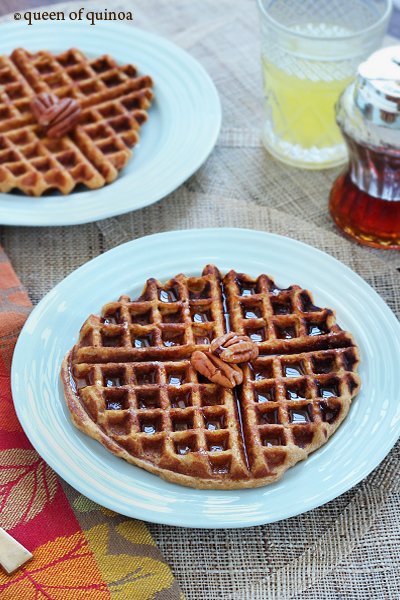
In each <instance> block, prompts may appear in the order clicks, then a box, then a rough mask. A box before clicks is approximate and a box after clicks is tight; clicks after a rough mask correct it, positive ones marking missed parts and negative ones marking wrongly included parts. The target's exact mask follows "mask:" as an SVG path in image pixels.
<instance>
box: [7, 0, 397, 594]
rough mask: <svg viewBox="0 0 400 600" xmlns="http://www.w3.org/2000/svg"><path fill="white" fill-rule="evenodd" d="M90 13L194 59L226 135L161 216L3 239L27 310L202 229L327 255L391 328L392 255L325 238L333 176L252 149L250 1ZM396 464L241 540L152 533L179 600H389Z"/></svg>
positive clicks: (257, 90)
mask: <svg viewBox="0 0 400 600" xmlns="http://www.w3.org/2000/svg"><path fill="white" fill-rule="evenodd" d="M57 6H58V9H59V10H61V9H63V8H64V7H68V6H69V7H71V6H75V7H76V6H77V4H76V3H74V4H60V5H57ZM85 7H86V8H87V10H90V9H93V7H95V8H96V10H100V9H101V8H104V7H107V8H108V9H109V10H110V9H113V10H117V9H120V10H127V9H131V10H132V11H133V12H134V15H135V24H136V25H138V26H142V27H143V28H145V29H148V30H151V31H154V32H156V33H160V34H161V35H164V36H167V37H169V38H170V39H171V40H173V41H175V42H176V43H177V44H179V45H181V46H182V47H183V48H185V49H187V50H188V51H189V52H190V53H191V54H192V55H193V56H195V57H196V58H198V60H199V61H200V62H201V63H202V64H203V65H204V66H205V67H206V68H207V70H208V71H209V73H210V75H211V76H212V77H213V79H214V81H215V83H216V85H217V87H218V90H219V92H220V95H221V100H222V104H223V115H224V117H223V125H222V131H221V135H220V137H219V140H218V143H217V147H216V148H215V150H214V152H213V153H212V155H211V156H210V158H209V159H208V160H207V162H206V163H205V164H204V166H203V167H202V168H201V169H200V170H199V171H198V172H197V173H196V174H195V175H194V176H193V177H191V178H190V179H189V180H188V181H187V182H186V183H185V184H184V186H182V187H181V188H180V189H179V190H178V191H176V192H175V193H174V194H172V195H170V196H169V197H168V198H166V199H165V200H163V202H161V203H158V204H156V205H154V206H151V207H148V208H146V209H143V210H140V211H137V212H135V213H132V214H129V215H125V216H121V217H118V218H113V219H107V220H105V221H101V222H99V223H97V224H94V223H93V224H90V225H85V226H79V227H71V228H59V227H57V228H54V229H44V228H35V229H34V228H3V229H2V230H1V238H2V241H3V244H4V245H5V247H6V249H7V252H8V253H9V255H10V256H11V258H12V261H13V265H14V267H15V269H16V271H17V273H18V274H19V275H20V277H21V279H22V281H23V283H24V284H25V285H26V287H27V288H28V290H29V293H30V296H31V298H32V299H33V300H34V302H37V301H38V300H40V298H41V297H42V296H43V295H44V294H45V293H46V292H47V291H48V290H50V289H51V288H52V287H53V286H54V285H55V284H56V283H58V281H60V280H61V279H62V278H63V277H65V276H66V275H67V274H68V273H70V272H71V271H72V270H73V269H75V268H76V267H78V266H79V265H81V264H82V263H84V262H86V261H87V260H89V259H90V258H93V257H94V256H97V255H98V254H100V253H102V252H104V251H105V250H107V249H109V248H111V247H114V246H116V245H118V244H120V243H123V242H125V241H127V240H130V239H134V238H138V237H140V236H143V235H147V234H150V233H155V232H158V231H166V230H171V229H172V230H173V229H184V228H190V227H209V226H210V225H211V226H215V227H218V226H219V227H224V226H233V227H248V228H254V229H260V230H265V231H272V232H275V233H280V234H283V235H287V236H289V237H292V238H295V239H299V240H301V241H304V242H306V243H308V244H311V245H312V246H315V247H317V248H320V249H322V250H325V251H326V252H328V253H330V254H332V255H333V256H335V257H336V258H338V259H339V260H341V261H342V262H344V263H345V264H347V265H348V266H350V267H351V268H352V269H354V270H355V271H357V272H358V273H359V274H360V275H361V276H362V277H363V278H364V279H366V280H367V281H368V282H369V283H370V284H371V285H372V286H373V287H374V288H375V289H376V290H377V292H378V293H379V294H380V295H381V296H382V297H383V298H384V299H385V300H386V302H387V303H388V305H389V306H390V308H391V309H392V310H393V311H394V312H395V313H396V314H397V315H400V293H399V292H400V276H399V274H398V273H397V272H396V270H395V269H394V268H393V267H400V253H396V252H379V251H375V250H371V249H368V248H363V247H360V246H357V245H356V244H353V243H350V242H348V241H347V240H345V239H344V238H343V237H341V236H340V235H334V233H333V232H334V231H336V230H335V228H334V225H333V223H332V222H331V219H330V217H329V215H328V213H327V198H328V193H329V189H330V186H331V184H332V181H333V180H334V178H335V176H336V175H337V173H338V170H326V171H320V172H306V171H300V170H298V169H292V168H289V167H287V166H285V165H283V164H280V163H278V162H277V161H275V160H273V159H272V158H270V157H269V156H268V155H267V153H266V152H265V150H264V149H263V148H262V146H261V142H260V132H261V123H262V112H263V108H262V84H261V68H260V61H259V54H260V52H259V40H258V33H259V25H258V18H257V12H256V3H255V2H253V0H218V2H215V0H191V1H190V2H189V1H188V0H168V1H165V0H151V2H148V0H147V1H146V0H135V1H134V2H127V1H126V0H122V1H115V0H109V1H108V2H107V3H104V2H103V3H96V4H94V3H91V2H85ZM70 9H71V8H70ZM304 219H306V220H304ZM366 451H367V449H366ZM399 458H400V448H399V446H397V447H396V448H395V449H394V450H393V451H392V452H391V454H390V455H389V456H388V457H387V459H386V460H385V461H384V462H383V463H382V464H381V465H380V467H378V468H377V469H376V470H375V471H374V473H372V474H371V475H370V476H369V477H368V478H367V479H366V480H364V481H363V482H362V483H360V484H359V485H358V486H356V487H355V488H353V489H352V490H350V491H348V492H347V493H346V494H343V495H342V496H340V497H339V498H337V499H336V500H334V501H332V502H330V503H328V504H326V505H325V506H322V507H320V508H318V509H316V510H313V511H310V512H308V513H306V514H304V515H301V516H299V517H294V518H292V519H289V520H287V521H284V522H280V523H274V524H272V525H266V526H260V527H253V528H251V529H239V530H216V531H208V530H190V529H179V528H174V527H166V526H162V525H149V528H150V531H151V532H152V534H153V536H154V538H155V539H156V541H157V543H158V546H159V547H160V549H161V550H162V551H163V552H164V554H165V556H166V557H168V561H169V562H170V564H171V566H172V568H173V570H174V572H175V574H176V576H177V579H178V581H179V583H180V584H181V586H182V588H183V590H184V592H185V594H186V597H187V599H188V600H210V599H214V598H222V599H223V600H239V599H240V600H244V599H246V600H261V599H262V600H266V599H273V600H287V599H289V598H295V599H296V600H321V599H322V598H324V599H325V598H326V599H328V600H342V599H343V600H344V599H346V600H360V598H363V599H364V598H365V599H368V600H398V598H400V582H399V578H398V570H399V567H400V559H399V539H400V522H399V519H398V513H399V503H400V499H399V484H398V464H399ZM65 488H66V489H69V493H70V494H73V493H75V492H73V491H72V490H70V488H69V486H65ZM81 502H83V500H81Z"/></svg>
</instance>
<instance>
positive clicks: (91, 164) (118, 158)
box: [0, 48, 153, 196]
mask: <svg viewBox="0 0 400 600" xmlns="http://www.w3.org/2000/svg"><path fill="white" fill-rule="evenodd" d="M42 93H50V94H55V95H56V96H58V98H73V99H74V100H76V101H77V102H79V105H80V107H81V116H80V121H79V124H78V125H77V126H76V127H75V128H74V130H73V131H72V132H70V133H68V134H66V135H64V136H63V137H61V138H60V139H53V138H50V137H49V136H48V135H47V134H46V131H45V130H44V129H43V128H42V127H40V126H39V125H38V123H37V121H36V119H35V117H34V115H33V113H32V110H31V108H30V103H31V101H32V99H33V97H34V96H35V95H37V94H42ZM152 97H153V92H152V80H151V78H150V77H149V76H147V75H145V76H139V75H138V72H137V69H136V67H135V66H133V65H125V66H118V65H117V63H116V62H115V60H114V59H113V58H112V57H111V56H108V55H105V56H101V57H98V58H94V59H89V58H87V57H86V56H85V55H84V54H83V53H82V52H80V51H79V50H77V49H75V48H72V49H70V50H67V51H66V52H63V53H61V54H58V55H56V56H55V55H53V54H51V53H50V52H47V51H40V52H37V53H35V54H32V53H29V52H27V51H26V50H23V49H21V48H19V49H17V50H14V51H13V53H12V54H11V56H10V57H8V56H0V192H10V191H11V190H14V189H18V190H21V191H22V192H24V193H25V194H28V195H32V196H41V195H42V194H43V193H45V192H49V191H54V190H58V191H59V192H61V193H63V194H69V193H70V192H71V191H72V190H73V189H74V188H75V187H76V186H77V185H84V186H86V187H87V188H90V189H96V188H100V187H102V186H104V185H105V184H106V183H110V182H112V181H114V180H115V178H116V177H117V175H118V173H119V171H120V170H121V169H122V168H123V167H124V166H125V165H126V163H127V162H128V160H129V159H130V157H131V155H132V150H131V148H132V147H133V146H134V145H135V144H136V143H137V142H138V140H139V134H138V132H139V129H140V127H141V125H142V124H143V123H144V121H146V119H147V112H146V110H147V109H148V108H149V106H150V104H151V101H152Z"/></svg>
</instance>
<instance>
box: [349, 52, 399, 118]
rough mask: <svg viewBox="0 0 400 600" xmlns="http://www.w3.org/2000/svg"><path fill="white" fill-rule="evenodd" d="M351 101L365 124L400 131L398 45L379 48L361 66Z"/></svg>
mask: <svg viewBox="0 0 400 600" xmlns="http://www.w3.org/2000/svg"><path fill="white" fill-rule="evenodd" d="M354 101H355V103H356V105H357V107H358V109H359V110H360V111H361V113H362V115H363V117H364V118H365V119H366V120H367V121H370V122H372V123H374V124H376V125H379V126H381V127H390V128H392V129H400V46H390V47H389V48H382V49H381V50H378V51H377V52H374V54H372V55H371V56H370V57H369V58H368V59H367V60H366V61H365V62H363V63H361V65H360V66H359V67H358V74H357V78H356V81H355V86H354Z"/></svg>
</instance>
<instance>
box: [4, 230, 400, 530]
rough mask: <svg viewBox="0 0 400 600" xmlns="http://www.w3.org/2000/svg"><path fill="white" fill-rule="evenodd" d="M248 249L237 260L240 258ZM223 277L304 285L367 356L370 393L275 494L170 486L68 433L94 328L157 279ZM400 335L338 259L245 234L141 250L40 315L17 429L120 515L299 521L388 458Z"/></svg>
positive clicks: (182, 239)
mask: <svg viewBox="0 0 400 600" xmlns="http://www.w3.org/2000/svg"><path fill="white" fill-rule="evenodd" d="M238 248H240V253H238ZM209 262H212V263H215V264H216V265H218V266H219V267H220V268H221V269H222V270H223V271H226V270H228V269H229V268H235V269H237V270H239V271H245V272H248V273H250V274H252V275H258V274H260V273H270V274H271V275H272V276H274V277H275V278H276V280H277V283H278V285H281V286H287V285H289V284H291V283H299V284H300V285H302V286H303V287H306V288H309V289H311V290H312V291H313V292H314V295H315V300H316V303H317V304H318V305H320V306H329V307H332V308H335V309H336V310H337V318H338V322H339V324H340V325H341V326H342V327H343V328H346V329H348V330H350V331H351V332H352V333H353V334H354V335H355V338H356V340H357V342H358V344H359V347H360V352H361V357H362V364H361V368H360V374H361V377H362V382H363V387H362V391H361V392H360V394H359V395H358V397H357V398H356V399H355V400H354V401H353V405H352V408H351V410H350V413H349V415H348V416H347V418H346V419H345V421H344V423H343V425H342V426H341V427H340V428H339V430H338V431H337V432H336V433H335V435H334V436H333V438H332V439H331V440H330V441H329V442H328V443H327V444H326V445H325V446H323V447H322V448H321V449H320V450H318V451H317V452H315V453H314V454H312V455H311V457H310V458H309V459H308V460H306V461H305V462H303V463H299V464H298V465H296V466H295V467H294V468H292V469H289V471H288V472H287V473H286V474H285V475H284V477H283V479H282V480H281V481H279V482H277V483H275V484H273V485H270V486H267V487H264V488H258V489H253V490H239V491H214V490H211V491H210V490H193V489H189V488H185V487H181V486H178V485H174V484H171V483H167V482H165V481H163V480H162V479H160V478H158V477H157V476H155V475H152V474H150V473H148V472H147V471H144V470H142V469H139V468H137V467H134V466H132V465H130V464H128V463H126V462H125V461H123V460H122V459H119V458H117V457H115V456H114V455H113V454H111V453H109V452H107V450H105V449H104V448H103V446H101V445H100V444H99V443H97V442H96V441H94V440H92V439H91V438H89V437H87V436H86V435H84V434H83V433H81V432H79V431H78V430H77V429H76V428H75V427H74V426H73V425H72V423H71V420H70V418H69V413H68V410H67V408H66V406H65V402H64V398H63V392H62V388H61V384H60V382H59V371H60V365H61V361H62V358H63V356H64V354H65V353H66V352H67V350H68V349H69V348H71V347H72V345H73V344H74V343H75V342H76V339H77V334H78V331H79V328H80V327H81V325H82V323H83V322H84V320H85V319H86V317H87V316H88V315H89V314H90V313H91V312H94V313H98V312H99V311H100V308H101V306H102V305H103V304H104V303H106V302H107V301H110V300H112V299H114V298H117V297H118V296H119V295H120V294H122V293H124V294H126V293H127V294H131V295H133V296H138V295H139V293H140V291H141V289H142V286H143V283H144V281H145V280H146V278H148V277H150V276H155V277H158V278H159V279H161V280H166V279H169V278H170V277H173V276H174V275H175V274H176V273H179V272H181V271H183V272H185V273H188V274H196V273H199V272H200V271H201V269H202V267H203V266H204V265H205V264H206V263H209ZM399 356H400V325H399V323H398V322H397V319H396V318H395V316H394V315H393V313H392V312H391V311H390V310H389V308H388V307H387V306H386V304H385V303H384V302H383V300H382V299H381V298H380V297H379V296H378V294H376V292H375V291H374V290H373V289H372V288H371V287H370V286H369V285H368V284H367V283H365V281H363V280H362V279H361V278H360V277H359V276H358V275H356V274H355V273H353V271H351V270H350V269H348V268H347V267H345V266H344V265H343V264H342V263H340V262H338V261H337V260H335V259H334V258H332V257H331V256H328V255H327V254H325V253H323V252H320V251H319V250H316V249H315V248H312V247H311V246H307V245H305V244H301V243H300V242H296V241H294V240H291V239H288V238H284V237H281V236H277V235H273V234H268V233H261V232H257V231H251V230H246V229H199V230H189V231H173V232H168V233H162V234H157V235H153V236H149V237H145V238H141V239H139V240H135V241H132V242H129V243H127V244H124V245H122V246H119V247H117V248H115V249H113V250H110V251H109V252H107V253H105V254H103V255H101V256H99V257H97V258H95V259H94V260H92V261H90V262H89V263H87V264H86V265H84V266H82V267H80V268H79V269H77V270H76V271H75V272H74V273H72V274H71V275H69V276H68V277H67V278H66V279H64V281H62V282H61V283H59V284H58V285H57V286H56V287H55V288H54V289H53V290H52V291H51V292H50V293H49V294H48V295H47V296H46V297H45V298H44V299H43V300H42V301H41V302H40V303H39V305H38V306H37V307H36V308H35V309H34V310H33V312H32V314H31V316H30V317H29V319H28V321H27V323H26V325H25V327H24V328H23V330H22V333H21V335H20V337H19V340H18V343H17V347H16V350H15V353H14V359H13V366H12V390H13V397H14V402H15V407H16V410H17V414H18V417H19V419H20V421H21V423H22V426H23V428H24V430H25V432H26V434H27V435H28V437H29V439H30V441H31V442H32V444H33V445H34V447H35V448H36V450H37V451H38V452H39V454H41V455H42V456H43V458H44V459H45V460H46V461H47V462H48V463H49V464H50V465H51V467H53V469H54V470H55V471H57V473H59V474H60V475H61V477H63V478H64V479H65V480H66V481H68V482H69V483H70V484H71V485H72V486H74V487H75V488H76V489H78V490H79V491H80V492H82V494H85V495H86V496H88V497H89V498H91V499H92V500H94V501H96V502H98V503H99V504H102V505H103V506H106V507H108V508H111V509H113V510H115V511H117V512H120V513H122V514H125V515H128V516H131V517H138V518H141V519H144V520H147V521H154V522H157V523H165V524H170V525H183V526H188V527H243V526H247V525H257V524H261V523H270V522H273V521H278V520H280V519H285V518H287V517H291V516H293V515H297V514H300V513H302V512H305V511H307V510H310V509H312V508H314V507H316V506H319V505H321V504H323V503H325V502H328V501H329V500H332V499H333V498H335V497H336V496H338V495H339V494H342V493H343V492H345V491H346V490H348V489H349V488H351V487H352V486H354V485H355V484H356V483H358V482H359V481H360V480H361V479H363V477H365V476H366V475H368V473H370V472H371V471H372V469H373V468H374V467H376V466H377V465H378V464H379V463H380V461H381V460H382V459H383V458H384V457H385V456H386V454H387V453H388V452H389V450H390V449H391V447H392V446H393V445H394V443H395V441H396V439H397V437H398V435H399V432H400V403H399V386H398V357H399Z"/></svg>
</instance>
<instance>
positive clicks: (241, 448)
mask: <svg viewBox="0 0 400 600" xmlns="http://www.w3.org/2000/svg"><path fill="white" fill-rule="evenodd" d="M227 331H235V332H237V334H238V335H239V336H248V337H249V338H250V339H251V340H253V341H254V342H256V344H257V345H258V350H259V356H258V357H257V358H256V359H254V360H252V361H251V362H248V363H242V364H241V365H239V367H240V368H241V369H242V372H243V382H242V383H241V385H238V386H237V387H235V388H234V389H229V388H228V387H224V386H222V385H219V384H218V383H215V382H214V383H212V382H211V381H209V380H207V379H206V378H204V377H203V376H202V375H200V374H199V372H198V371H197V370H196V369H195V368H194V367H193V365H192V363H191V360H190V358H191V356H192V355H193V354H194V353H195V352H196V353H197V356H198V355H199V353H200V354H201V353H203V356H204V355H205V356H210V354H209V349H210V346H211V342H212V340H214V339H215V338H217V337H219V336H221V335H224V334H225V333H226V332H227ZM225 339H226V338H225ZM207 353H208V354H207ZM214 362H215V361H214ZM358 363H359V354H358V349H357V346H356V345H355V342H354V340H353V337H352V336H351V334H350V333H348V332H345V331H343V330H342V329H340V327H339V326H338V325H337V324H336V322H335V316H334V313H333V311H332V310H329V309H322V308H318V307H317V306H315V305H314V304H313V298H312V295H311V293H310V292H309V291H308V290H305V289H302V288H300V287H299V286H296V285H294V286H291V287H289V288H287V289H280V288H278V287H277V286H276V284H275V282H274V281H273V279H271V278H270V277H268V276H266V275H260V276H259V277H258V278H257V279H253V278H251V277H249V276H248V275H245V274H240V273H236V272H234V271H230V272H229V273H228V274H227V275H226V276H225V277H224V278H222V277H221V275H220V273H219V271H218V269H217V268H216V267H214V266H212V265H209V266H207V267H205V269H204V271H203V274H202V276H200V277H187V276H185V275H177V276H176V277H175V278H174V279H171V280H170V281H168V282H167V283H165V284H161V283H160V282H159V281H157V280H155V279H150V280H148V282H147V283H146V286H145V288H144V290H143V293H142V295H141V296H140V297H139V298H138V299H137V300H131V299H130V298H129V297H128V296H121V298H120V299H119V301H118V302H111V303H109V304H106V305H105V306H104V307H103V310H102V315H101V317H98V316H94V315H91V316H90V317H89V318H88V319H87V321H86V322H85V324H84V325H83V327H82V329H81V332H80V336H79V341H78V343H77V344H76V345H75V346H74V348H73V349H72V350H71V351H70V352H69V353H68V354H67V356H66V357H65V359H64V362H63V365H62V372H61V376H62V381H63V386H64V391H65V397H66V401H67V404H68V407H69V409H70V412H71V415H72V420H73V422H74V424H75V425H76V426H77V427H78V428H79V429H81V430H82V431H84V432H85V433H86V434H88V435H90V436H91V437H93V438H95V439H97V440H98V441H100V442H101V443H102V444H103V445H104V446H105V447H106V448H108V450H110V451H111V452H113V453H114V454H116V455H117V456H120V457H122V458H124V459H126V460H127V461H129V462H131V463H133V464H135V465H137V466H140V467H142V468H144V469H146V470H148V471H150V472H152V473H155V474H157V475H159V476H161V477H163V478H164V479H167V480H169V481H172V482H175V483H180V484H182V485H187V486H191V487H196V488H215V489H235V488H245V487H257V486H262V485H266V484H268V483H271V482H273V481H275V480H277V479H279V478H280V477H281V476H282V474H283V473H284V472H285V471H286V470H287V469H288V468H289V467H291V466H292V465H294V464H295V463H297V462H298V461H300V460H302V459H305V458H306V457H307V456H308V454H309V453H310V452H312V451H314V450H315V449H317V448H318V447H320V446H321V445H323V444H324V443H325V442H326V441H327V440H328V438H329V437H330V436H331V435H332V434H333V433H334V431H335V430H336V429H337V428H338V426H339V425H340V424H341V423H342V421H343V419H344V418H345V417H346V415H347V413H348V410H349V408H350V403H351V400H352V398H353V397H354V396H355V395H356V394H357V392H358V389H359V386H360V380H359V377H358V375H357V373H356V371H357V367H358ZM227 366H229V368H234V369H237V368H238V366H237V365H227ZM240 379H241V378H240Z"/></svg>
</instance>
